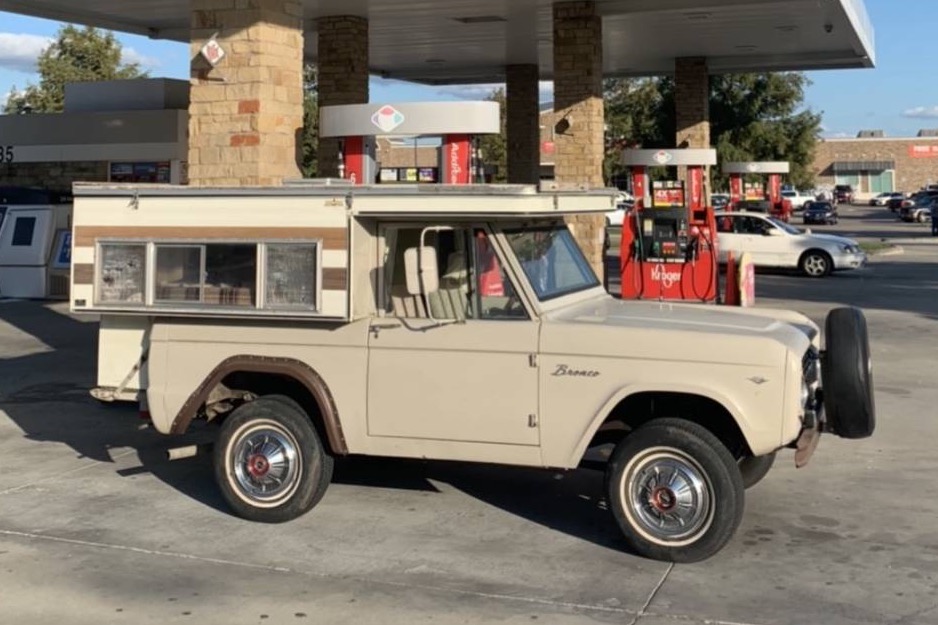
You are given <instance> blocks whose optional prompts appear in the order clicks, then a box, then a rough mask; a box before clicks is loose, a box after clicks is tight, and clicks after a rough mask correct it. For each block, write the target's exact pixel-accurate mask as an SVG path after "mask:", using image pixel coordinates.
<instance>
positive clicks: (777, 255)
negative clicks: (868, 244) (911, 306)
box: [716, 212, 866, 278]
mask: <svg viewBox="0 0 938 625" xmlns="http://www.w3.org/2000/svg"><path fill="white" fill-rule="evenodd" d="M716 221H717V232H718V235H717V236H718V239H717V242H718V247H719V252H720V262H726V259H727V256H728V255H729V253H730V252H733V254H734V256H735V257H736V258H737V259H739V257H740V255H741V254H742V253H743V252H749V254H750V255H751V256H752V261H753V263H754V264H755V265H756V267H783V268H791V269H800V270H801V271H802V272H803V273H804V274H805V275H807V276H810V277H812V278H823V277H824V276H827V275H829V274H830V273H831V272H832V271H841V270H844V269H858V268H860V267H863V266H864V265H865V264H866V253H865V252H863V250H861V249H860V245H859V244H858V243H857V242H856V241H854V240H853V239H847V238H845V237H840V236H835V235H830V234H814V233H812V232H811V231H810V230H799V229H798V228H795V227H794V226H790V225H789V224H786V223H783V222H781V221H778V220H777V219H773V218H772V217H768V216H766V215H761V214H758V213H746V212H734V213H726V212H720V213H717V214H716Z"/></svg>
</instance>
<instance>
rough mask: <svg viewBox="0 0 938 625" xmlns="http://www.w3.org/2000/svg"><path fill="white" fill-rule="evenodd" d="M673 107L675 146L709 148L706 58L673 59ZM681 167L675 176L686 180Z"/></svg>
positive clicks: (707, 192)
mask: <svg viewBox="0 0 938 625" xmlns="http://www.w3.org/2000/svg"><path fill="white" fill-rule="evenodd" d="M674 106H675V120H676V122H677V136H676V137H675V139H676V141H677V142H676V145H677V147H682V146H683V147H687V148H709V147H710V72H709V70H708V69H707V59H705V58H702V57H685V58H679V59H675V60H674ZM686 169H687V168H685V167H682V168H680V175H679V177H680V178H681V180H686V179H687V175H686ZM704 194H705V195H704V197H705V198H707V199H708V202H709V198H710V168H709V167H707V168H706V171H705V174H704Z"/></svg>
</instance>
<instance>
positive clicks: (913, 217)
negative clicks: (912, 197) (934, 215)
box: [899, 196, 938, 223]
mask: <svg viewBox="0 0 938 625" xmlns="http://www.w3.org/2000/svg"><path fill="white" fill-rule="evenodd" d="M936 204H938V197H928V196H926V197H921V198H919V199H918V200H917V201H916V203H915V204H912V205H910V206H903V207H902V208H900V209H899V219H901V220H902V221H906V222H910V223H913V222H914V223H924V222H926V221H930V220H931V209H932V206H934V205H936Z"/></svg>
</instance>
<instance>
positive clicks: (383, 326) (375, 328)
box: [369, 322, 401, 338]
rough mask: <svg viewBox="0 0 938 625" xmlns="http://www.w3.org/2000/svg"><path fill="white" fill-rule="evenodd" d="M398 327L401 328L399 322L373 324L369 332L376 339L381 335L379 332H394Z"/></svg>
mask: <svg viewBox="0 0 938 625" xmlns="http://www.w3.org/2000/svg"><path fill="white" fill-rule="evenodd" d="M399 327H401V324H400V323H399V322H389V323H373V324H371V327H370V328H369V331H370V332H371V333H372V334H374V335H375V338H378V335H379V334H381V330H394V329H396V328H399Z"/></svg>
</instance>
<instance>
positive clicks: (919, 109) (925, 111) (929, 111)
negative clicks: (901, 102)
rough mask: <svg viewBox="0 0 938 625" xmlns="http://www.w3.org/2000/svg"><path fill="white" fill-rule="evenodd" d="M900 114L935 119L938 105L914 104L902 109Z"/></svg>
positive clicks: (937, 114)
mask: <svg viewBox="0 0 938 625" xmlns="http://www.w3.org/2000/svg"><path fill="white" fill-rule="evenodd" d="M902 116H903V117H911V118H912V119H935V118H938V106H916V107H915V108H910V109H907V110H905V111H903V112H902Z"/></svg>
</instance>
